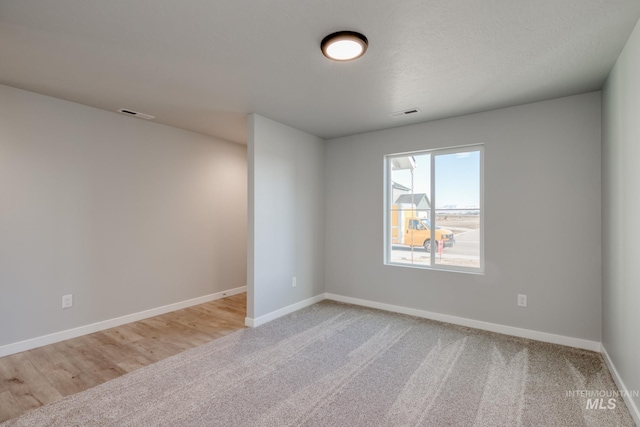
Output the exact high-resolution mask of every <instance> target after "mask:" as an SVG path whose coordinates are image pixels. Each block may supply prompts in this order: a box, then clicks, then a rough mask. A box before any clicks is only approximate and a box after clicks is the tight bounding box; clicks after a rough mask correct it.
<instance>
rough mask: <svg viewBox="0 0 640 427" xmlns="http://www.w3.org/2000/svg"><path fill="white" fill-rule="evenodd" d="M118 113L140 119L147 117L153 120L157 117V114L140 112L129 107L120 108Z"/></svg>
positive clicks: (146, 118)
mask: <svg viewBox="0 0 640 427" xmlns="http://www.w3.org/2000/svg"><path fill="white" fill-rule="evenodd" d="M118 113H122V114H126V115H127V116H132V117H137V118H139V119H145V120H153V119H155V118H156V117H155V116H151V115H149V114H144V113H139V112H137V111H133V110H129V109H127V108H121V109H119V110H118Z"/></svg>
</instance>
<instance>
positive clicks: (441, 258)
mask: <svg viewBox="0 0 640 427" xmlns="http://www.w3.org/2000/svg"><path fill="white" fill-rule="evenodd" d="M482 154H483V147H482V146H481V145H474V146H467V147H457V148H448V149H442V150H429V151H421V152H414V153H405V154H393V155H388V156H386V162H385V163H386V177H387V198H386V206H385V214H386V215H385V221H386V233H387V238H386V248H385V254H386V262H387V263H388V264H401V265H410V266H416V267H428V268H438V269H446V270H460V271H474V272H481V271H482V269H483V259H482V258H483V242H482V238H483V230H482V191H483V189H482Z"/></svg>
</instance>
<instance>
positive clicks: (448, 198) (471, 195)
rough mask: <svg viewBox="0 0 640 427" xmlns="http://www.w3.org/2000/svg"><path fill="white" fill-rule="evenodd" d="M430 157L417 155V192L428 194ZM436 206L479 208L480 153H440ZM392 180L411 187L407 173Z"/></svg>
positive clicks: (404, 171) (393, 174)
mask: <svg viewBox="0 0 640 427" xmlns="http://www.w3.org/2000/svg"><path fill="white" fill-rule="evenodd" d="M430 157H431V155H430V154H423V155H419V156H414V158H415V160H416V165H417V167H416V169H415V170H414V191H415V193H426V194H429V188H430V182H429V181H430ZM435 169H436V207H442V206H445V205H456V206H457V207H458V208H463V207H470V206H473V207H479V206H480V152H479V151H470V152H466V153H454V154H440V155H437V156H436V165H435ZM392 180H393V181H395V182H397V183H399V184H402V185H404V186H406V187H409V188H411V174H410V172H409V171H408V170H396V171H393V172H392Z"/></svg>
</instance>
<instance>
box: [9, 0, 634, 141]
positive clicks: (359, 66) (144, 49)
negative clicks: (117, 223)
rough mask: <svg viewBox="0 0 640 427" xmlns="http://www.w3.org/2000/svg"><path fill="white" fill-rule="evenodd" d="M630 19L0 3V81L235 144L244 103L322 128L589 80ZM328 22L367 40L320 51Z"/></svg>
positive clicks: (253, 3)
mask: <svg viewBox="0 0 640 427" xmlns="http://www.w3.org/2000/svg"><path fill="white" fill-rule="evenodd" d="M638 17H640V1H638V0H536V1H526V0H483V1H478V0H455V1H451V0H394V1H390V0H321V1H320V0H315V1H314V0H269V1H259V0H126V1H125V0H55V1H52V0H0V83H1V84H5V85H9V86H14V87H17V88H22V89H27V90H31V91H34V92H38V93H41V94H45V95H50V96H54V97H58V98H62V99H67V100H71V101H75V102H79V103H82V104H86V105H90V106H94V107H97V108H102V109H105V110H110V111H115V110H117V109H119V108H128V109H133V110H136V111H140V112H143V113H147V114H151V115H154V116H156V121H157V122H160V123H165V124H168V125H172V126H176V127H179V128H184V129H189V130H193V131H196V132H201V133H204V134H208V135H212V136H215V137H219V138H223V139H226V140H230V141H235V142H240V143H245V142H246V137H247V136H246V135H247V130H246V114H247V113H252V112H255V113H258V114H260V115H263V116H265V117H269V118H271V119H274V120H277V121H279V122H282V123H285V124H287V125H290V126H293V127H295V128H298V129H301V130H303V131H306V132H309V133H311V134H315V135H317V136H320V137H323V138H331V137H337V136H343V135H349V134H354V133H360V132H365V131H371V130H377V129H383V128H388V127H393V126H400V125H404V124H408V123H415V122H421V121H427V120H433V119H438V118H444V117H451V116H457V115H462V114H467V113H472V112H477V111H483V110H489V109H494V108H499V107H506V106H511V105H516V104H522V103H527V102H534V101H539V100H544V99H550V98H556V97H560V96H566V95H571V94H576V93H582V92H587V91H592V90H597V89H600V88H601V87H602V84H603V82H604V79H605V77H606V76H607V73H608V72H609V70H610V69H611V67H612V66H613V63H614V62H615V60H616V58H617V56H618V54H619V53H620V51H621V50H622V47H623V46H624V43H625V42H626V40H627V38H628V36H629V34H630V33H631V30H632V29H633V26H634V25H635V23H636V21H637V20H638ZM343 29H346V30H355V31H360V32H362V33H363V34H365V35H366V36H367V37H368V39H369V50H368V51H367V53H366V55H365V56H364V57H362V58H360V59H358V60H356V61H353V62H349V63H336V62H331V61H329V60H328V59H326V58H324V57H323V56H322V53H321V52H320V41H321V40H322V38H323V37H324V36H325V35H327V34H329V33H331V32H334V31H337V30H343ZM416 107H417V108H419V109H420V110H421V113H420V114H416V115H414V116H410V117H403V118H395V119H394V118H390V117H389V116H388V115H387V114H388V113H390V112H395V111H399V110H405V109H409V108H416ZM132 120H137V119H133V118H132Z"/></svg>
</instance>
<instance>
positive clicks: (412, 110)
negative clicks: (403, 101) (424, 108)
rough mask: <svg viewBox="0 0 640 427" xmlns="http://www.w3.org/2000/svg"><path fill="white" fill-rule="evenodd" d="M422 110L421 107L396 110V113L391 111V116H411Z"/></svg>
mask: <svg viewBox="0 0 640 427" xmlns="http://www.w3.org/2000/svg"><path fill="white" fill-rule="evenodd" d="M419 112H420V109H419V108H410V109H408V110H404V111H396V112H395V113H389V117H392V118H394V119H395V118H397V117H405V116H410V115H412V114H418V113H419Z"/></svg>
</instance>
